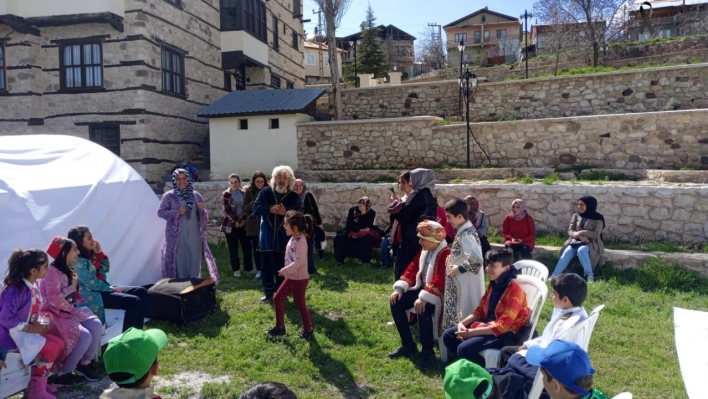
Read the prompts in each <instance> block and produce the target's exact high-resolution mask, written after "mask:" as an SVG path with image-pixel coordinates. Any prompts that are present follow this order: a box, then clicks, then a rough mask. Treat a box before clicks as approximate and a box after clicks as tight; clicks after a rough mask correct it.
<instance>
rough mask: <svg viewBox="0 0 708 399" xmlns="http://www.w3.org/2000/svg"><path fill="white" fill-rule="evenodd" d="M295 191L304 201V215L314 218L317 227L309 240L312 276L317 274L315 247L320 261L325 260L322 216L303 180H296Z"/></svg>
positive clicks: (309, 264)
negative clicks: (317, 236)
mask: <svg viewBox="0 0 708 399" xmlns="http://www.w3.org/2000/svg"><path fill="white" fill-rule="evenodd" d="M293 191H295V192H296V193H297V194H298V195H300V199H301V200H302V206H303V213H304V214H305V215H310V216H312V220H314V221H315V226H317V227H315V231H314V232H313V233H312V235H311V236H310V237H309V238H308V239H307V273H308V274H310V275H311V276H312V275H313V274H317V270H316V269H315V254H314V248H315V245H316V246H317V252H318V253H319V255H320V260H322V259H323V258H324V250H323V249H321V247H320V245H321V244H320V243H321V242H322V240H324V228H323V227H322V216H320V210H319V208H318V207H317V201H315V196H313V195H312V193H310V192H308V191H307V185H305V182H304V181H303V180H302V179H295V184H294V185H293ZM318 229H319V230H320V231H321V232H322V233H321V234H320V233H318V232H317V230H318ZM316 235H319V236H320V237H319V238H320V239H319V240H315V236H316ZM315 241H317V242H315Z"/></svg>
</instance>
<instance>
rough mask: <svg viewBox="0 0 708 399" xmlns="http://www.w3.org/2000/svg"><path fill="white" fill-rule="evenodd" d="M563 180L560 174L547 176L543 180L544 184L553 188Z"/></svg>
mask: <svg viewBox="0 0 708 399" xmlns="http://www.w3.org/2000/svg"><path fill="white" fill-rule="evenodd" d="M560 180H561V177H560V175H559V174H558V173H551V174H550V175H548V176H546V177H544V178H543V184H545V185H548V186H552V185H554V184H556V183H558V182H559V181H560Z"/></svg>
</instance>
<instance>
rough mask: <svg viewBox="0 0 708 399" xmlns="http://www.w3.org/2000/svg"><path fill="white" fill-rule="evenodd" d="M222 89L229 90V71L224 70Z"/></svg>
mask: <svg viewBox="0 0 708 399" xmlns="http://www.w3.org/2000/svg"><path fill="white" fill-rule="evenodd" d="M224 89H226V91H231V72H229V71H224Z"/></svg>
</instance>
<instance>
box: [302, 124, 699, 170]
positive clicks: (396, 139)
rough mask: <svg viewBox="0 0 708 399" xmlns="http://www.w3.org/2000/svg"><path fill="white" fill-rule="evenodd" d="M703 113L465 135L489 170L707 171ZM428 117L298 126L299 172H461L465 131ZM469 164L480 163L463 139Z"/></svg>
mask: <svg viewBox="0 0 708 399" xmlns="http://www.w3.org/2000/svg"><path fill="white" fill-rule="evenodd" d="M706 120H708V110H688V111H670V112H668V111H667V112H652V113H642V114H618V115H598V116H585V117H571V118H552V119H541V120H521V121H511V122H482V123H473V124H472V125H471V129H472V132H473V133H474V134H475V136H476V137H477V138H478V139H479V141H480V143H481V144H482V146H483V147H484V148H485V150H486V151H487V153H488V154H489V155H490V158H491V161H492V165H493V166H497V167H555V166H564V165H565V166H566V167H567V166H570V165H592V166H597V167H605V168H618V169H651V168H674V169H679V168H681V167H692V168H695V169H708V132H706V131H705V121H706ZM439 123H440V119H439V118H435V117H412V118H391V119H367V120H358V121H334V122H314V123H306V124H301V125H298V162H299V163H298V166H299V168H301V169H312V170H326V169H385V168H392V169H403V168H409V169H412V168H416V167H436V166H437V167H439V166H440V165H443V164H457V165H465V164H466V160H467V155H466V154H467V151H466V148H467V147H466V144H467V141H466V129H467V128H466V125H464V124H455V125H448V126H440V125H439ZM470 148H471V151H470V154H471V155H470V157H471V161H472V164H474V165H481V164H487V159H486V157H485V156H484V155H483V154H482V152H481V151H480V149H479V148H478V147H477V145H476V144H475V142H474V140H472V139H471V140H470Z"/></svg>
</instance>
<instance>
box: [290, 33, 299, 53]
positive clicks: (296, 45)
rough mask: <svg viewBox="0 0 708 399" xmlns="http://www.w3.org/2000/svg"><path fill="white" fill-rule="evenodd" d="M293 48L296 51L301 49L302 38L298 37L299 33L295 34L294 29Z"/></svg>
mask: <svg viewBox="0 0 708 399" xmlns="http://www.w3.org/2000/svg"><path fill="white" fill-rule="evenodd" d="M292 46H293V48H294V49H295V50H297V49H298V47H300V38H299V37H298V36H297V32H295V29H293V43H292Z"/></svg>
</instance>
